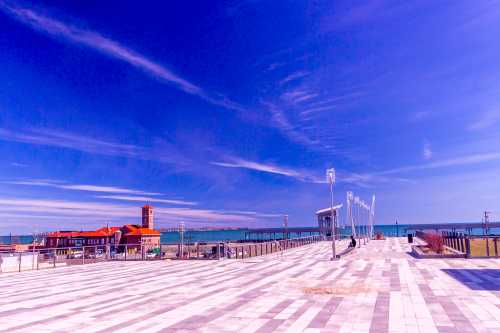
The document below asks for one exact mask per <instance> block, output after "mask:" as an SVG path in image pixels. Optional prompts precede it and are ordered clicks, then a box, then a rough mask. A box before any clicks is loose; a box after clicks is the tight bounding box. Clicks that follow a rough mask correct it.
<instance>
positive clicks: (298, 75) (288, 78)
mask: <svg viewBox="0 0 500 333" xmlns="http://www.w3.org/2000/svg"><path fill="white" fill-rule="evenodd" d="M309 74H310V72H308V71H297V72H294V73H292V74H289V75H288V76H286V77H285V78H284V79H282V80H281V81H280V82H279V84H280V85H283V84H285V83H287V82H290V81H294V80H297V79H301V78H303V77H306V76H307V75H309Z"/></svg>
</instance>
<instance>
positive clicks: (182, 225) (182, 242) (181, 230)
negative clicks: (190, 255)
mask: <svg viewBox="0 0 500 333" xmlns="http://www.w3.org/2000/svg"><path fill="white" fill-rule="evenodd" d="M179 234H180V238H181V249H180V254H179V259H184V222H181V223H180V224H179Z"/></svg>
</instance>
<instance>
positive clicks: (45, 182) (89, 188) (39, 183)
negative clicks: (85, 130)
mask: <svg viewBox="0 0 500 333" xmlns="http://www.w3.org/2000/svg"><path fill="white" fill-rule="evenodd" d="M3 183H4V184H13V185H27V186H43V187H52V188H58V189H63V190H73V191H86V192H104V193H122V194H136V195H161V193H154V192H144V191H139V190H132V189H126V188H121V187H114V186H97V185H78V184H66V183H64V182H59V181H52V180H18V181H5V182H3Z"/></svg>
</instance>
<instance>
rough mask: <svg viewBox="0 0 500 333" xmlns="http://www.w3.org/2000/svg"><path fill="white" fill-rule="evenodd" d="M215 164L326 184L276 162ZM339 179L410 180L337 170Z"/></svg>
mask: <svg viewBox="0 0 500 333" xmlns="http://www.w3.org/2000/svg"><path fill="white" fill-rule="evenodd" d="M211 164H213V165H217V166H221V167H225V168H239V169H247V170H252V171H258V172H264V173H270V174H275V175H281V176H286V177H290V178H293V179H296V180H298V181H300V182H304V183H313V184H326V183H327V180H326V177H319V176H318V175H317V174H315V173H313V172H311V171H309V170H296V169H291V168H287V167H282V166H277V165H275V164H269V163H261V162H253V161H247V160H243V159H239V158H234V157H232V158H231V162H211ZM337 174H338V177H337V180H338V182H340V183H346V184H352V185H356V186H358V187H364V188H371V187H373V186H375V185H376V184H380V183H389V182H394V181H399V182H409V180H408V179H405V178H399V177H388V176H384V175H382V174H361V173H353V172H348V171H344V170H337Z"/></svg>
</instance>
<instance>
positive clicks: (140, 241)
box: [45, 205, 161, 250]
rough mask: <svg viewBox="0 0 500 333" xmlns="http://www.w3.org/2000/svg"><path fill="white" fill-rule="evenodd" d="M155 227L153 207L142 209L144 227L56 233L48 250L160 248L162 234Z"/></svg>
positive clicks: (134, 225) (126, 226)
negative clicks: (87, 247)
mask: <svg viewBox="0 0 500 333" xmlns="http://www.w3.org/2000/svg"><path fill="white" fill-rule="evenodd" d="M146 226H153V207H151V206H149V205H146V206H144V207H142V225H136V224H126V225H124V226H122V227H103V228H100V229H97V230H94V231H56V232H50V233H49V234H48V235H47V237H46V242H45V245H46V247H47V248H66V247H82V246H94V247H95V246H110V245H114V246H118V245H127V248H128V249H132V250H133V249H135V250H140V249H141V248H142V249H143V250H144V249H146V250H149V249H152V248H158V247H160V236H161V233H160V232H159V231H156V230H154V229H152V228H148V227H146Z"/></svg>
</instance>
